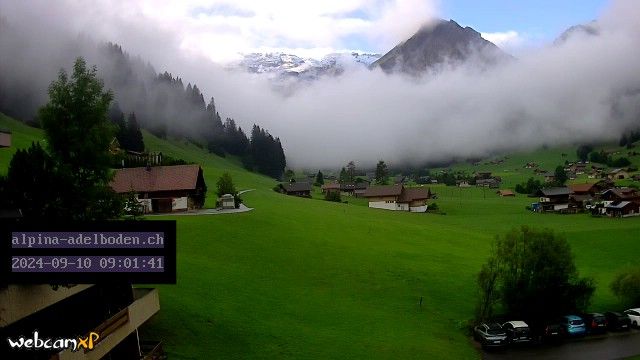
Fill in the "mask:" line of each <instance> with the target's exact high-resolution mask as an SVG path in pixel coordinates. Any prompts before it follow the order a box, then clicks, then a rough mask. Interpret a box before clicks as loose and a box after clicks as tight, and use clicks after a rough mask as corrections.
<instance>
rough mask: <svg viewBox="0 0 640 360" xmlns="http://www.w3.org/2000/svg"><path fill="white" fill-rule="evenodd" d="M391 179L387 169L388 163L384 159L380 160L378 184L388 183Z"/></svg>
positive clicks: (377, 172)
mask: <svg viewBox="0 0 640 360" xmlns="http://www.w3.org/2000/svg"><path fill="white" fill-rule="evenodd" d="M388 180H389V170H388V169H387V164H385V163H384V161H382V160H380V161H378V164H377V165H376V184H378V185H386V184H387V181H388Z"/></svg>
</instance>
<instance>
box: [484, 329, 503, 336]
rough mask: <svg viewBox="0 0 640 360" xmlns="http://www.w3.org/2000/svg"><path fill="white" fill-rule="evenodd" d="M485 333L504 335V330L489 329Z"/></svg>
mask: <svg viewBox="0 0 640 360" xmlns="http://www.w3.org/2000/svg"><path fill="white" fill-rule="evenodd" d="M487 333H488V334H489V335H504V331H503V330H502V329H489V331H487Z"/></svg>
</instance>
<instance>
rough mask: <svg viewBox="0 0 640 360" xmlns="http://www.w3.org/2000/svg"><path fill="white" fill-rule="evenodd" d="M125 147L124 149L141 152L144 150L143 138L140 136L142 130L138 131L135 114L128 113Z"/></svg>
mask: <svg viewBox="0 0 640 360" xmlns="http://www.w3.org/2000/svg"><path fill="white" fill-rule="evenodd" d="M126 134H127V136H126V138H127V147H125V149H127V150H132V151H137V152H143V151H144V138H143V137H142V132H141V131H140V125H139V124H138V120H136V114H135V113H131V114H129V118H128V119H127V132H126Z"/></svg>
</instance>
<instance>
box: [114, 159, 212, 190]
mask: <svg viewBox="0 0 640 360" xmlns="http://www.w3.org/2000/svg"><path fill="white" fill-rule="evenodd" d="M201 171H202V170H201V169H200V166H199V165H174V166H154V167H150V168H146V167H136V168H125V169H118V170H116V173H115V176H114V177H113V180H112V181H111V183H110V185H111V188H113V190H114V191H115V192H117V193H126V192H129V191H132V190H133V191H135V192H155V191H172V190H195V189H196V186H197V183H198V176H199V174H200V173H201Z"/></svg>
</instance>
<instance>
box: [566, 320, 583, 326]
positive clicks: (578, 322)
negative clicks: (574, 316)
mask: <svg viewBox="0 0 640 360" xmlns="http://www.w3.org/2000/svg"><path fill="white" fill-rule="evenodd" d="M569 324H571V325H582V324H583V322H582V320H571V321H569Z"/></svg>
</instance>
